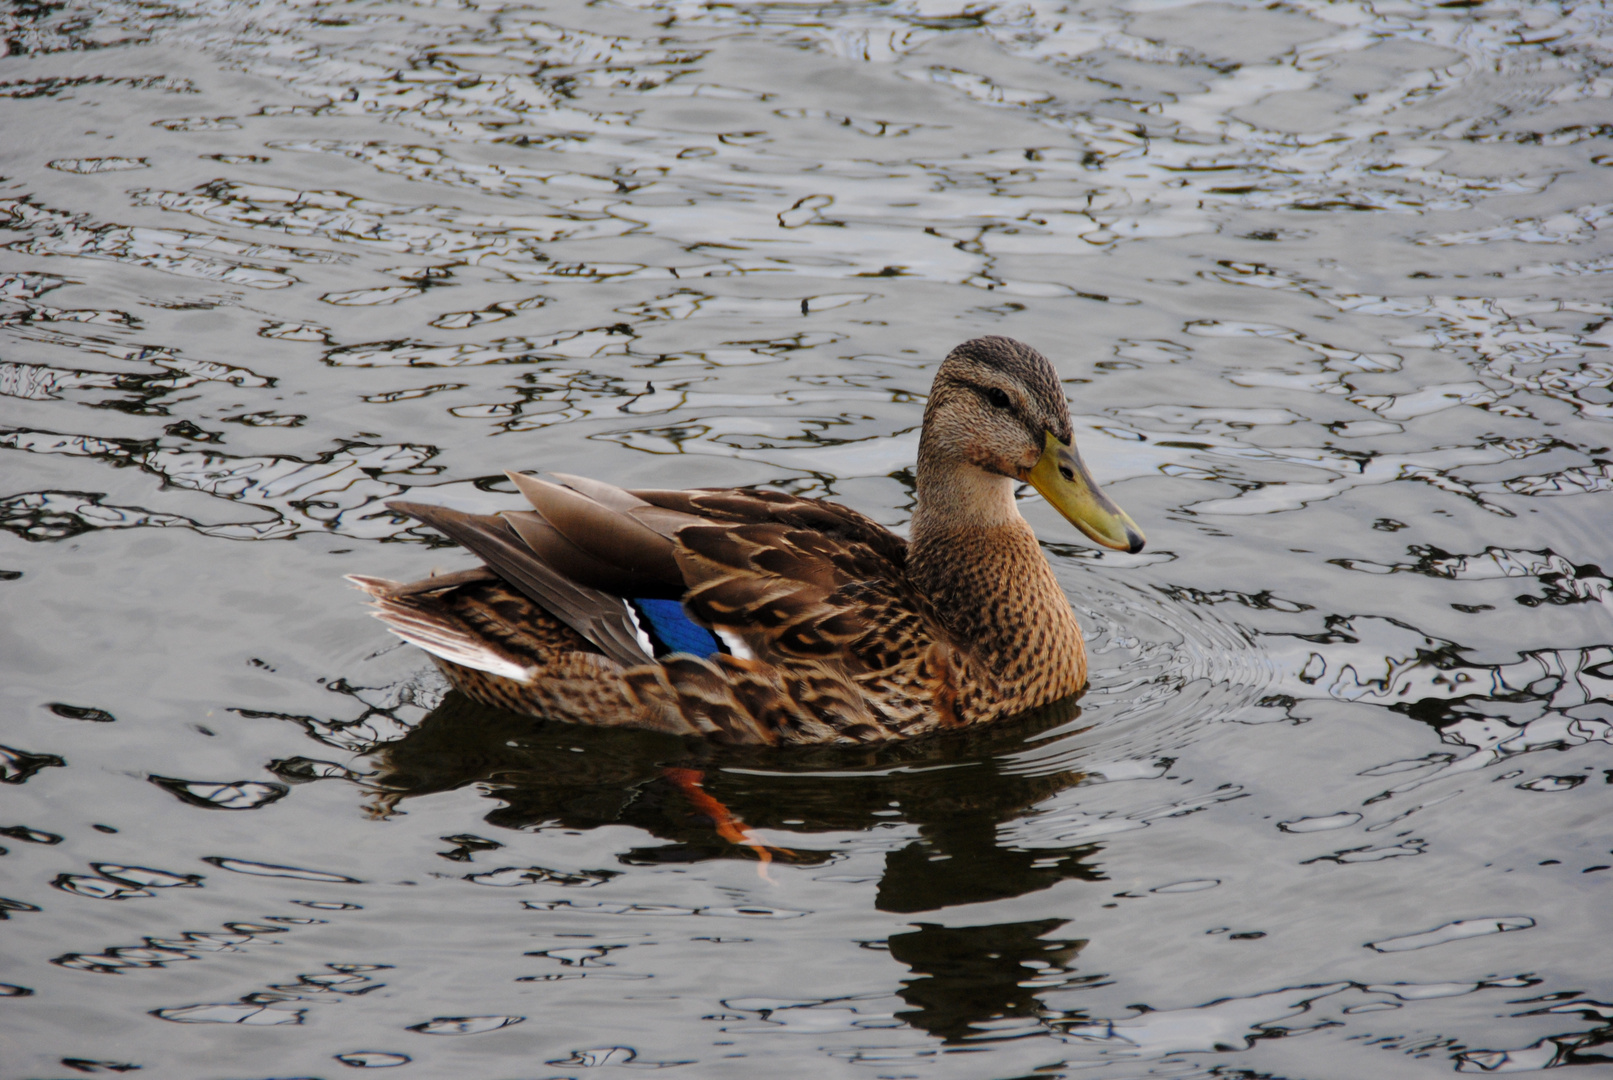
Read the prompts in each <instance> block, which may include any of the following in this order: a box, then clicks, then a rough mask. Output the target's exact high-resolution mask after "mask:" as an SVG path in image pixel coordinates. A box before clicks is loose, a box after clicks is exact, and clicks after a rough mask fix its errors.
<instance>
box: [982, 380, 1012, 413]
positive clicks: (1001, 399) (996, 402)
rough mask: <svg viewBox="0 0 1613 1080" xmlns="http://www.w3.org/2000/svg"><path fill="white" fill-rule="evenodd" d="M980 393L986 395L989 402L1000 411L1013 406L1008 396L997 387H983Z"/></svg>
mask: <svg viewBox="0 0 1613 1080" xmlns="http://www.w3.org/2000/svg"><path fill="white" fill-rule="evenodd" d="M980 392H981V393H982V394H984V395H985V398H986V400H987V401H989V402H990V403H991V404H992V405H993V406H994V407H996V408H998V409H1006V408H1009V407H1010V406H1011V405H1013V402H1012V401H1011V400H1010V399H1009V397H1008V395H1007V394H1005V393H1003V391H1001V390H999V389H997V388H996V387H995V386H987V387H983V388H982V389H981V391H980Z"/></svg>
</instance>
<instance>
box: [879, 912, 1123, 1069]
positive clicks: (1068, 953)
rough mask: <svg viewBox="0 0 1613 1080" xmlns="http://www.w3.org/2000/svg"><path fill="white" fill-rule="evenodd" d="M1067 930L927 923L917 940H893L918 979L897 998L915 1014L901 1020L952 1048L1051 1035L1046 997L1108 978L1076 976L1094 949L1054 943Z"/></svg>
mask: <svg viewBox="0 0 1613 1080" xmlns="http://www.w3.org/2000/svg"><path fill="white" fill-rule="evenodd" d="M1064 924H1065V920H1063V919H1038V920H1036V921H1034V922H1017V923H998V924H996V925H993V926H937V925H935V924H933V923H919V924H918V929H916V930H914V931H912V932H911V933H907V934H895V935H892V937H891V938H890V940H889V941H888V942H887V944H888V945H889V947H890V953H891V956H893V957H895V958H896V959H897V960H900V961H901V962H902V963H904V964H906V965H907V966H908V967H909V968H910V969H911V970H912V973H913V975H914V978H910V979H905V980H903V982H902V988H901V989H900V990H899V991H897V992H898V993H899V994H900V995H901V997H902V1000H903V1001H905V1002H907V1003H908V1004H909V1005H911V1006H913V1008H912V1009H911V1010H909V1011H905V1012H899V1013H897V1014H896V1017H897V1019H899V1020H904V1021H906V1022H907V1023H909V1024H912V1025H913V1026H914V1027H916V1028H922V1029H923V1030H925V1031H928V1032H929V1033H930V1034H932V1035H939V1036H940V1037H941V1038H943V1039H945V1040H946V1041H947V1042H949V1043H957V1042H964V1041H978V1040H980V1039H982V1038H1004V1037H1012V1036H1014V1035H1017V1034H1031V1033H1039V1032H1042V1031H1044V1030H1045V1028H1043V1027H1042V1025H1041V1023H1040V1018H1041V1017H1042V1016H1043V1015H1044V1013H1045V1012H1046V1009H1045V1007H1044V1006H1043V1005H1042V1002H1041V1000H1040V999H1039V998H1038V997H1037V994H1038V993H1039V992H1041V991H1043V990H1047V989H1051V988H1053V987H1057V988H1059V989H1070V988H1072V987H1076V986H1089V985H1091V984H1092V983H1094V982H1097V981H1098V980H1100V979H1102V978H1103V976H1101V975H1086V976H1077V975H1074V974H1072V973H1071V963H1072V961H1073V960H1074V959H1075V957H1076V955H1077V954H1078V953H1080V951H1081V949H1082V948H1083V947H1085V945H1086V941H1085V940H1066V939H1061V938H1052V939H1049V938H1048V937H1047V935H1048V934H1051V933H1053V932H1054V931H1055V930H1057V929H1059V928H1060V927H1061V926H1063V925H1064ZM1016 1021H1017V1022H1016Z"/></svg>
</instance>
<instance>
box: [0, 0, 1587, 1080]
mask: <svg viewBox="0 0 1613 1080" xmlns="http://www.w3.org/2000/svg"><path fill="white" fill-rule="evenodd" d="M0 41H3V42H4V51H5V55H4V57H3V58H0V131H3V137H0V251H3V257H0V394H3V395H4V396H3V397H0V479H3V483H0V524H3V526H4V530H5V531H4V532H3V533H0V571H4V573H0V578H3V579H4V580H0V601H3V604H4V608H3V610H4V617H3V622H0V710H3V711H0V717H3V720H0V723H3V728H0V744H3V745H0V781H4V787H3V788H0V846H3V847H4V848H6V849H7V851H6V852H5V854H4V857H3V858H0V895H3V896H4V900H3V902H0V917H3V918H5V925H4V926H3V927H0V942H3V944H0V983H3V984H4V985H3V986H0V994H3V995H5V1000H4V1001H3V1002H0V1025H3V1026H0V1031H3V1034H0V1045H3V1047H4V1051H3V1053H0V1074H3V1076H4V1077H5V1078H7V1080H11V1078H20V1080H46V1078H51V1080H55V1078H61V1077H67V1076H79V1075H86V1074H94V1073H101V1074H106V1075H111V1074H114V1073H115V1072H116V1071H118V1070H125V1071H127V1070H130V1069H133V1068H135V1067H139V1068H140V1069H141V1070H142V1071H141V1072H139V1073H138V1074H137V1075H140V1076H152V1077H164V1078H192V1077H194V1078H199V1080H264V1078H269V1077H282V1078H288V1077H321V1078H325V1080H329V1078H331V1077H336V1076H346V1075H352V1074H351V1073H350V1069H354V1068H395V1069H397V1070H399V1071H398V1072H396V1073H388V1074H386V1075H397V1076H400V1077H408V1076H419V1077H452V1078H462V1077H478V1078H486V1080H537V1078H549V1077H571V1078H574V1080H582V1078H593V1077H600V1078H609V1077H613V1076H624V1077H625V1076H632V1075H634V1072H633V1071H632V1070H634V1069H641V1070H643V1069H650V1070H653V1069H657V1068H665V1069H669V1070H673V1071H671V1072H669V1073H668V1075H672V1076H698V1077H717V1078H752V1077H804V1078H823V1077H835V1078H840V1077H847V1078H864V1077H866V1078H868V1080H885V1078H898V1077H900V1078H906V1077H918V1078H932V1077H933V1078H937V1080H943V1078H954V1077H956V1078H988V1077H989V1078H998V1080H1007V1078H1018V1077H1032V1076H1034V1077H1049V1078H1056V1077H1068V1078H1072V1080H1086V1078H1092V1080H1130V1078H1138V1077H1191V1078H1209V1077H1220V1078H1249V1080H1253V1078H1257V1077H1258V1078H1275V1077H1285V1078H1294V1080H1300V1078H1305V1080H1333V1078H1339V1080H1355V1078H1361V1077H1369V1076H1370V1077H1374V1078H1389V1080H1399V1078H1421V1077H1429V1076H1435V1075H1445V1074H1448V1073H1451V1072H1453V1071H1455V1072H1468V1073H1482V1072H1495V1073H1510V1072H1531V1071H1538V1070H1543V1069H1548V1068H1558V1067H1565V1068H1566V1067H1575V1066H1578V1067H1582V1068H1581V1069H1580V1071H1579V1072H1578V1073H1577V1074H1576V1075H1582V1076H1592V1075H1610V1074H1613V976H1610V974H1609V972H1610V965H1609V961H1610V959H1613V933H1610V932H1609V925H1610V923H1609V918H1610V916H1613V904H1610V903H1609V890H1610V889H1613V869H1610V867H1613V827H1610V824H1613V817H1610V814H1609V810H1610V803H1613V584H1610V581H1609V575H1608V572H1607V571H1605V570H1603V569H1601V568H1600V567H1602V566H1608V565H1613V564H1610V563H1609V560H1610V559H1613V548H1610V540H1609V537H1610V535H1613V450H1610V449H1609V447H1610V445H1613V352H1610V351H1609V350H1610V347H1613V290H1610V288H1609V283H1610V279H1613V243H1610V239H1613V168H1610V167H1613V70H1610V64H1613V11H1610V9H1609V8H1607V7H1606V6H1605V5H1599V4H1596V3H1579V4H1574V3H1562V4H1550V3H1527V2H1509V0H1489V2H1484V0H1454V2H1450V3H1443V4H1430V3H1413V2H1409V0H1385V2H1381V3H1370V2H1366V0H1340V2H1336V3H1325V2H1321V0H1284V2H1280V3H1270V4H1267V3H1220V2H1217V3H1197V4H1195V3H1179V2H1175V0H1132V2H1116V3H1112V4H1104V3H1075V2H1071V3H1058V2H1055V0H1025V2H1015V0H1000V2H999V0H983V2H981V3H978V4H970V5H967V6H964V5H961V4H948V3H942V2H940V0H888V2H872V0H865V2H844V3H834V2H824V3H783V2H776V3H765V2H763V3H751V2H747V0H729V2H721V3H719V2H715V0H614V2H611V0H600V2H595V3H583V2H580V0H554V2H550V3H545V4H532V5H524V4H519V3H513V2H508V3H506V2H499V0H492V2H486V3H481V2H453V0H444V2H438V3H433V2H430V0H422V2H419V3H407V2H397V3H387V2H373V3H366V2H354V3H337V2H314V0H295V2H293V0H279V2H260V3H250V2H223V0H101V2H93V3H91V2H79V0H67V2H65V3H43V2H40V3H20V2H19V3H16V4H14V5H11V6H10V7H9V9H8V10H7V11H5V12H3V13H0ZM988 333H989V334H1007V335H1010V336H1013V337H1016V338H1019V339H1021V340H1023V341H1025V342H1028V343H1030V344H1032V345H1034V346H1036V347H1037V348H1039V349H1041V350H1042V351H1043V352H1045V353H1047V354H1048V355H1049V356H1050V357H1052V358H1053V360H1054V362H1055V363H1056V365H1057V366H1058V367H1059V370H1060V372H1061V373H1062V375H1063V376H1064V377H1065V379H1066V382H1067V387H1068V391H1069V395H1070V399H1071V403H1072V413H1073V415H1074V416H1075V425H1076V432H1077V436H1078V440H1079V443H1080V445H1081V447H1082V449H1083V451H1084V453H1085V456H1086V459H1087V461H1088V463H1089V464H1090V465H1091V467H1092V471H1093V472H1094V474H1095V475H1096V476H1097V477H1098V479H1099V480H1100V481H1101V482H1102V483H1103V484H1104V485H1105V487H1106V489H1107V490H1108V491H1109V492H1110V493H1111V494H1112V495H1114V496H1115V498H1116V499H1117V501H1118V502H1119V503H1120V504H1121V505H1122V506H1124V507H1125V508H1126V509H1127V510H1128V511H1129V512H1130V514H1131V515H1132V516H1133V517H1134V518H1135V519H1136V520H1137V521H1138V523H1139V524H1140V525H1141V526H1142V527H1143V528H1144V529H1145V530H1146V531H1147V533H1148V536H1149V541H1150V542H1149V546H1148V548H1147V550H1146V551H1144V552H1143V553H1142V554H1140V555H1123V554H1115V553H1112V552H1099V551H1097V550H1095V549H1093V548H1092V547H1091V546H1090V545H1088V544H1087V543H1086V542H1085V541H1083V540H1082V539H1081V538H1080V537H1079V536H1078V535H1077V534H1076V533H1075V531H1074V530H1073V529H1072V528H1071V527H1070V526H1069V525H1068V524H1066V523H1065V522H1063V521H1062V520H1061V519H1059V518H1058V517H1057V516H1056V515H1055V514H1054V513H1053V512H1052V511H1051V510H1050V509H1049V508H1047V507H1046V506H1045V505H1043V504H1042V503H1040V502H1039V501H1035V500H1027V501H1026V502H1025V504H1024V505H1025V512H1026V515H1027V516H1028V517H1029V518H1030V519H1031V521H1032V523H1033V524H1034V525H1035V526H1036V528H1037V529H1038V532H1039V534H1040V535H1041V537H1042V539H1043V541H1044V543H1045V545H1046V550H1047V553H1048V557H1049V558H1050V559H1051V560H1052V562H1053V564H1054V567H1055V569H1056V571H1057V573H1058V575H1059V578H1060V580H1061V582H1062V583H1063V584H1064V586H1065V588H1066V589H1067V591H1068V593H1069V595H1070V597H1071V600H1072V602H1073V604H1074V605H1075V608H1076V610H1077V613H1078V615H1079V616H1080V618H1081V621H1082V623H1083V625H1084V626H1085V628H1086V630H1087V634H1088V639H1089V646H1090V649H1091V653H1092V661H1093V682H1092V687H1091V689H1090V691H1089V692H1088V693H1087V695H1086V696H1085V698H1084V699H1083V700H1082V701H1081V705H1080V710H1079V712H1078V713H1075V714H1071V713H1066V714H1064V715H1053V716H1044V717H1039V718H1032V719H1030V720H1028V721H1026V722H1025V723H1023V724H1020V725H1015V726H1012V727H1008V728H1005V729H1002V730H998V731H995V732H987V733H983V734H978V735H976V736H973V737H968V738H960V739H950V740H948V739H942V740H935V741H931V742H925V743H922V744H919V745H912V746H903V747H896V748H890V749H884V750H877V751H836V752H831V751H820V752H808V753H794V754H788V753H776V754H760V753H753V754H748V755H747V754H736V753H726V754H723V753H713V752H710V751H706V750H702V749H701V748H698V747H689V746H686V745H684V744H682V743H680V742H677V741H675V740H668V739H665V738H661V737H656V736H651V735H642V734H636V733H630V732H629V733H622V732H599V731H591V730H587V729H578V728H569V727H565V726H559V725H551V726H548V727H542V726H538V725H536V724H534V723H532V722H529V721H523V720H521V719H519V718H515V717H511V716H507V715H502V714H498V713H493V712H490V711H487V710H484V709H481V708H479V707H475V706H472V705H470V704H469V703H467V702H465V701H464V700H462V699H460V698H459V697H457V696H447V697H446V698H445V690H446V687H445V685H444V684H443V682H442V680H441V678H440V677H439V676H438V675H437V674H436V673H435V670H434V669H433V668H432V667H431V665H430V663H429V662H428V660H427V659H426V657H425V656H424V655H423V654H422V653H420V652H419V651H418V650H415V649H413V648H411V647H407V646H403V645H401V644H400V643H399V642H397V641H396V640H395V639H392V638H391V637H390V636H389V635H388V634H387V633H386V632H385V631H384V629H383V627H381V626H380V625H379V624H378V623H376V622H374V621H373V620H371V619H370V618H368V617H367V614H366V609H365V607H364V605H363V603H362V598H361V597H360V596H359V595H358V594H357V593H355V592H353V591H352V590H350V589H348V588H347V587H346V586H345V585H344V583H343V581H342V575H343V574H347V573H355V572H358V573H374V574H381V575H385V576H391V577H396V578H413V577H418V576H423V575H424V574H425V573H427V572H428V571H429V570H431V569H432V568H433V567H438V568H442V569H445V570H447V569H458V568H461V567H464V566H466V565H468V564H469V559H468V558H467V556H465V555H463V554H462V553H460V552H458V551H457V550H454V549H452V548H448V547H443V546H440V545H435V544H434V543H433V538H432V536H431V535H430V534H429V531H428V530H425V529H422V528H418V527H417V528H410V526H409V523H407V522H405V521H401V520H399V519H398V518H397V517H395V516H393V515H392V514H390V513H388V512H387V511H386V510H385V509H384V507H383V506H382V502H383V501H384V500H386V499H388V498H392V497H395V496H397V495H398V494H399V493H400V492H404V491H409V492H411V495H412V497H414V498H417V499H421V500H426V501H435V502H441V503H445V504H450V505H454V506H458V507H462V508H467V509H481V510H494V509H499V508H509V507H514V506H517V505H519V499H518V498H517V497H516V496H515V494H514V492H513V490H512V489H511V487H510V486H509V484H508V483H507V482H506V481H505V480H504V479H503V478H502V471H503V470H504V469H506V468H522V469H553V470H559V471H567V472H576V473H584V474H590V475H597V476H599V477H602V478H606V479H610V480H613V481H616V482H618V483H623V484H627V485H629V486H640V487H656V486H673V485H676V486H699V485H730V484H767V485H773V486H776V487H781V488H784V489H787V490H790V491H795V492H800V493H806V494H812V495H827V496H831V497H833V498H836V499H839V500H843V501H845V502H847V503H849V504H851V505H853V506H855V507H856V508H858V509H860V510H862V511H864V512H866V513H868V514H871V515H872V516H874V517H875V518H877V519H879V520H881V521H883V522H886V523H888V524H890V525H892V526H895V527H900V526H902V525H903V523H904V522H905V521H906V519H907V517H908V515H909V513H910V510H911V505H912V476H911V471H910V470H911V465H912V462H913V457H914V452H915V449H916V443H917V425H918V423H919V420H920V416H921V414H922V408H923V398H924V395H925V393H926V391H927V389H928V386H929V383H930V379H931V377H932V376H933V374H934V371H935V367H936V365H937V363H938V361H939V360H940V358H941V357H942V356H944V355H945V354H946V352H947V351H948V350H949V349H950V348H951V347H952V346H954V345H955V344H957V343H958V342H960V341H963V340H965V339H967V338H969V337H973V336H977V335H981V334H988ZM671 767H677V768H692V769H699V770H701V771H702V773H703V775H704V780H703V783H704V787H705V790H706V791H707V792H708V793H710V794H711V795H713V796H715V797H716V798H717V799H719V800H721V801H722V803H723V804H724V805H726V806H727V807H728V808H729V809H730V810H731V811H732V812H733V814H734V815H735V816H737V817H739V818H740V819H742V820H743V821H744V822H745V823H747V824H748V825H749V826H750V827H751V828H752V829H753V830H754V831H755V835H756V836H758V837H760V838H761V839H762V840H763V841H765V843H767V844H768V845H772V846H773V847H776V848H778V849H785V850H780V851H779V852H778V853H777V854H776V856H775V857H774V858H773V860H772V861H771V863H767V864H764V863H762V862H760V861H759V860H758V858H757V856H756V851H755V850H754V849H753V848H751V847H747V846H745V845H736V844H733V843H730V842H728V841H727V840H724V839H723V838H722V836H720V835H719V833H718V831H717V829H716V827H715V824H714V822H713V820H712V818H711V816H710V815H709V814H707V813H705V812H703V811H702V810H701V808H700V806H698V805H696V803H695V801H693V800H691V798H690V796H689V794H688V792H687V790H686V789H685V788H681V787H680V786H679V785H678V784H677V783H675V782H674V776H675V774H669V773H668V772H667V769H668V768H671Z"/></svg>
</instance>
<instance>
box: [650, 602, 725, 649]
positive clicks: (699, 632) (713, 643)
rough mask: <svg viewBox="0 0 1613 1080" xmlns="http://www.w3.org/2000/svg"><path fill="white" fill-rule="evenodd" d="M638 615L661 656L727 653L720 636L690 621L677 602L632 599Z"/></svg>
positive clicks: (651, 642)
mask: <svg viewBox="0 0 1613 1080" xmlns="http://www.w3.org/2000/svg"><path fill="white" fill-rule="evenodd" d="M628 603H629V604H632V605H633V609H634V610H635V611H637V612H638V616H639V622H640V623H642V624H643V626H644V630H645V632H646V633H648V634H649V635H650V644H652V645H653V646H654V647H655V655H656V656H657V657H660V656H666V655H667V654H669V653H692V654H693V655H695V656H699V657H708V656H715V655H716V654H717V653H720V652H726V651H727V650H726V649H724V648H723V647H722V643H721V642H719V641H718V640H717V635H716V634H713V633H712V632H711V631H710V630H707V629H706V628H705V627H704V626H701V625H700V624H699V623H697V622H695V621H694V620H693V619H691V618H689V616H688V614H687V613H686V612H685V611H684V610H683V604H682V603H681V602H680V601H677V600H631V599H630V600H628Z"/></svg>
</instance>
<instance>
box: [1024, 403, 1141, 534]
mask: <svg viewBox="0 0 1613 1080" xmlns="http://www.w3.org/2000/svg"><path fill="white" fill-rule="evenodd" d="M1025 479H1026V480H1028V481H1030V484H1031V486H1032V487H1034V488H1035V489H1036V490H1037V491H1038V492H1040V493H1041V495H1042V498H1044V499H1046V500H1047V501H1048V502H1049V503H1051V504H1052V506H1053V509H1055V510H1057V511H1058V512H1059V513H1061V514H1063V515H1064V516H1065V518H1066V519H1068V520H1069V522H1070V524H1072V525H1074V526H1075V527H1076V528H1078V529H1080V530H1081V531H1082V532H1084V533H1086V534H1087V536H1088V537H1090V538H1091V539H1092V541H1093V542H1094V543H1097V544H1102V545H1103V546H1104V547H1106V548H1114V549H1115V550H1116V551H1130V552H1138V551H1141V550H1142V549H1143V542H1144V540H1143V531H1142V530H1141V529H1139V528H1137V523H1136V522H1134V521H1132V520H1131V518H1130V517H1129V516H1127V514H1126V512H1125V511H1124V510H1122V509H1120V507H1118V506H1116V505H1115V504H1114V500H1113V499H1111V498H1109V496H1107V495H1105V494H1104V493H1103V492H1101V491H1099V490H1098V485H1097V484H1095V483H1093V481H1092V474H1091V473H1089V472H1087V467H1086V465H1085V464H1084V463H1083V462H1082V461H1081V455H1080V454H1078V453H1076V452H1075V447H1073V446H1066V445H1065V444H1063V443H1061V442H1059V440H1058V439H1056V438H1054V437H1053V435H1052V433H1051V432H1049V433H1048V435H1047V441H1046V444H1045V448H1044V449H1043V450H1042V456H1041V457H1040V458H1039V459H1037V462H1036V464H1035V465H1032V466H1031V470H1030V472H1029V473H1027V474H1026V476H1025Z"/></svg>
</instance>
